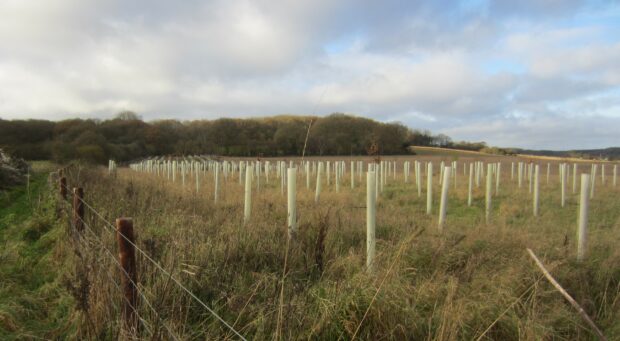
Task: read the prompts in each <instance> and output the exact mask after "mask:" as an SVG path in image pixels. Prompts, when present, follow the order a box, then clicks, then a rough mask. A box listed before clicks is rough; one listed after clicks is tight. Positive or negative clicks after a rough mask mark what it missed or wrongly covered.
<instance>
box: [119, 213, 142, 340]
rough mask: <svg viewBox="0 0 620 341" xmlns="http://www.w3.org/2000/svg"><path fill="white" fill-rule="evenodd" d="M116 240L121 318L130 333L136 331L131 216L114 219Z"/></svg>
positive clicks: (135, 289) (133, 243) (135, 286)
mask: <svg viewBox="0 0 620 341" xmlns="http://www.w3.org/2000/svg"><path fill="white" fill-rule="evenodd" d="M116 240H117V242H118V251H119V254H118V258H119V261H120V263H121V267H122V268H123V270H122V271H123V273H122V274H121V284H122V286H123V295H124V296H125V299H124V300H123V305H122V307H123V308H122V310H121V313H122V319H123V322H124V325H125V327H126V328H127V329H128V330H129V331H131V332H132V333H136V332H137V331H138V314H137V312H136V308H137V304H138V288H137V283H138V271H137V269H136V252H135V249H134V245H135V239H134V235H133V221H132V219H131V218H118V219H116Z"/></svg>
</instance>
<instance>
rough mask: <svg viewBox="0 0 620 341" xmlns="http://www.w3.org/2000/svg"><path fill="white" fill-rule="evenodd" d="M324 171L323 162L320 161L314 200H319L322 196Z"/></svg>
mask: <svg viewBox="0 0 620 341" xmlns="http://www.w3.org/2000/svg"><path fill="white" fill-rule="evenodd" d="M322 173H323V162H320V161H319V166H318V169H317V171H316V190H315V192H314V202H319V198H320V197H321V175H322Z"/></svg>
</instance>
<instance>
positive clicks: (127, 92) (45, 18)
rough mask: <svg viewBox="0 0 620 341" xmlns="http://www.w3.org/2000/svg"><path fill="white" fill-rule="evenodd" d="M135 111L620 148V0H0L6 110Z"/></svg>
mask: <svg viewBox="0 0 620 341" xmlns="http://www.w3.org/2000/svg"><path fill="white" fill-rule="evenodd" d="M123 110H131V111H134V112H137V113H138V114H140V115H141V116H142V117H143V118H144V119H145V120H156V119H166V118H175V119H179V120H193V119H215V118H219V117H257V116H271V115H277V114H304V115H307V114H316V115H328V114H330V113H333V112H344V113H349V114H353V115H358V116H364V117H370V118H373V119H377V120H380V121H384V122H394V121H398V122H402V123H403V124H405V125H407V126H409V127H411V128H414V129H429V130H431V131H432V132H433V133H444V134H447V135H449V136H451V137H452V138H453V139H454V140H467V141H486V142H488V143H489V144H491V145H496V146H502V147H521V148H535V149H587V148H601V147H609V146H620V1H618V0H616V1H610V2H606V1H585V2H582V1H574V0H568V1H559V0H522V1H512V0H502V1H488V0H486V1H485V0H466V1H442V0H439V1H405V0H403V1H393V0H384V1H379V0H377V1H368V0H342V1H336V0H312V1H310V0H294V1H292V0H289V1H262V0H254V1H231V0H228V1H225V0H222V1H220V0H214V1H199V0H184V1H164V0H133V1H126V0H106V1H88V0H46V1H40V0H1V1H0V118H2V119H29V118H36V119H51V120H61V119H67V118H74V117H80V118H100V119H106V118H111V117H113V116H114V115H115V114H116V113H118V112H120V111H123Z"/></svg>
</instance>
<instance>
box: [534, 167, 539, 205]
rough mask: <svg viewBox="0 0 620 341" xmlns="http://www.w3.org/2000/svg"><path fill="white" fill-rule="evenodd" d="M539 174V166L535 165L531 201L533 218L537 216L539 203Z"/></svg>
mask: <svg viewBox="0 0 620 341" xmlns="http://www.w3.org/2000/svg"><path fill="white" fill-rule="evenodd" d="M539 173H540V166H539V165H536V168H535V169H534V201H533V206H534V207H533V211H534V217H537V216H538V207H539V203H540V197H539V192H540V189H539V187H540V185H539Z"/></svg>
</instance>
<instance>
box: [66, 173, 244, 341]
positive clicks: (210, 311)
mask: <svg viewBox="0 0 620 341" xmlns="http://www.w3.org/2000/svg"><path fill="white" fill-rule="evenodd" d="M61 186H62V185H61ZM65 188H67V189H68V186H65ZM78 200H79V201H80V202H82V203H83V204H84V205H85V206H86V207H88V208H89V209H90V210H91V211H92V212H93V213H94V214H95V215H96V216H98V217H99V218H100V219H101V221H102V222H104V223H105V224H107V225H108V226H110V227H111V228H112V230H114V231H116V233H118V235H120V236H121V237H122V238H123V239H125V240H126V241H127V242H128V243H129V244H131V245H132V246H133V247H135V248H136V250H138V251H139V252H140V253H141V254H142V255H143V256H144V257H145V258H146V259H148V260H149V261H150V262H151V263H153V265H155V267H156V268H158V269H159V270H160V271H161V272H163V273H164V274H165V275H166V276H168V277H169V278H170V279H171V280H172V281H173V282H174V283H175V284H176V285H177V286H179V287H180V288H181V289H183V291H185V292H186V293H187V294H188V295H189V296H191V297H192V298H193V299H194V300H195V301H196V302H198V303H199V304H200V305H201V306H202V307H203V308H205V309H206V310H207V311H208V312H209V313H211V315H213V317H215V318H216V319H217V320H219V321H220V322H221V323H222V324H224V325H225V326H226V327H227V328H228V329H229V330H230V331H232V332H233V333H234V334H235V335H237V336H238V337H239V338H240V339H241V340H243V341H247V339H246V338H245V337H244V336H243V335H241V333H239V332H238V331H237V330H235V329H234V328H233V327H232V326H231V325H230V324H229V323H228V322H226V320H224V319H223V318H222V317H221V316H220V315H219V314H217V313H216V312H215V311H214V310H213V309H211V308H210V307H209V306H208V305H207V304H206V303H204V302H203V301H202V300H201V299H200V298H198V296H196V295H195V294H194V293H193V292H192V291H191V290H189V289H188V288H187V287H185V286H184V285H183V284H182V283H181V282H180V281H179V280H178V279H176V278H175V277H174V276H172V274H171V273H170V272H168V271H167V270H166V269H164V268H163V267H162V266H161V265H160V264H159V263H158V262H157V261H155V260H154V259H153V258H151V257H150V256H149V255H148V254H147V253H146V252H145V251H143V250H142V249H141V248H139V247H138V246H137V245H136V244H135V243H134V242H133V241H131V240H130V239H129V238H128V237H127V236H125V234H123V233H121V232H120V231H119V230H118V229H117V228H116V226H114V225H113V224H112V223H110V222H109V221H108V220H107V219H105V218H104V217H103V215H101V213H99V212H98V211H97V210H96V209H95V208H94V207H92V206H91V205H89V204H88V203H87V202H86V201H85V200H84V199H83V198H79V197H78Z"/></svg>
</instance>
